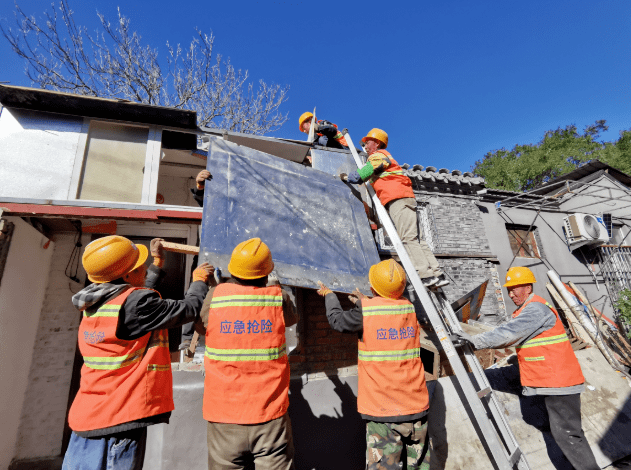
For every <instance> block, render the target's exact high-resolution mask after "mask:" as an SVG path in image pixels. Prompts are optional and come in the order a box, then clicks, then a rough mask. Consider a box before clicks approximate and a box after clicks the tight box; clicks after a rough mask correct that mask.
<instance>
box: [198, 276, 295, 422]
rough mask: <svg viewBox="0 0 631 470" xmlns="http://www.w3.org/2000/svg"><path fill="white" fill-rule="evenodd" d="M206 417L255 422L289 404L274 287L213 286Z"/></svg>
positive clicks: (280, 301)
mask: <svg viewBox="0 0 631 470" xmlns="http://www.w3.org/2000/svg"><path fill="white" fill-rule="evenodd" d="M204 368H205V371H206V378H205V380H204V406H203V414H204V419H205V420H206V421H211V422H215V423H233V424H257V423H264V422H266V421H270V420H272V419H276V418H279V417H281V416H283V415H284V414H285V413H286V412H287V408H288V407H289V363H288V361H287V354H286V353H285V319H284V317H283V296H282V291H281V288H280V286H271V287H254V286H242V285H238V284H230V283H226V284H220V285H218V286H217V287H216V288H215V292H214V293H213V297H212V301H211V303H210V312H209V314H208V326H207V327H206V353H205V355H204Z"/></svg>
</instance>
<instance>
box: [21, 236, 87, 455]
mask: <svg viewBox="0 0 631 470" xmlns="http://www.w3.org/2000/svg"><path fill="white" fill-rule="evenodd" d="M54 238H55V249H54V252H53V253H52V260H51V264H50V270H48V271H45V270H43V271H44V272H48V275H47V276H41V277H42V278H44V279H46V280H47V281H48V285H47V287H46V291H45V295H44V301H43V306H42V309H41V315H40V319H39V324H38V326H37V333H36V336H35V344H34V348H33V360H32V361H31V367H30V371H29V375H28V387H27V388H26V393H25V395H24V405H23V407H22V410H21V417H20V427H19V434H18V440H17V446H16V452H15V459H16V460H22V459H32V458H40V457H50V456H56V455H59V454H60V453H61V443H62V437H63V430H64V423H65V420H66V410H67V406H68V393H69V390H70V381H71V377H72V365H73V361H74V354H75V349H76V345H77V332H78V328H79V322H80V320H81V316H80V314H79V312H78V311H77V309H76V308H75V307H74V306H73V305H72V301H71V298H72V295H73V294H75V293H76V292H78V291H79V290H81V288H83V285H84V284H83V282H81V283H80V284H78V283H75V282H73V281H71V280H70V279H68V278H67V277H66V276H65V275H64V271H65V269H66V265H67V264H68V260H69V259H70V256H71V253H72V249H73V248H74V240H75V234H73V233H57V234H55V236H54ZM89 241H90V235H84V236H83V239H82V243H83V247H82V250H81V253H79V259H80V258H81V256H82V254H83V248H85V245H86V244H87V243H89ZM28 267H29V269H30V270H31V271H32V276H33V277H37V276H36V274H37V267H36V266H30V265H28ZM77 276H78V277H79V278H80V279H81V280H82V281H83V280H85V271H83V268H82V267H81V265H80V266H79V273H78V275H77ZM28 279H29V277H28V276H25V277H24V279H23V284H24V286H25V287H27V286H28V284H27V282H28V281H27V280H28Z"/></svg>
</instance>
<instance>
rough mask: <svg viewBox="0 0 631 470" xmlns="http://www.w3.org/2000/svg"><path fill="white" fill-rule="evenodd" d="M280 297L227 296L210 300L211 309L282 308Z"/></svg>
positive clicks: (281, 298)
mask: <svg viewBox="0 0 631 470" xmlns="http://www.w3.org/2000/svg"><path fill="white" fill-rule="evenodd" d="M282 306H283V296H282V295H227V296H224V297H218V298H216V299H215V298H214V297H213V299H212V301H211V302H210V307H211V308H219V307H282Z"/></svg>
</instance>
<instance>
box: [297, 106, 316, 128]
mask: <svg viewBox="0 0 631 470" xmlns="http://www.w3.org/2000/svg"><path fill="white" fill-rule="evenodd" d="M312 118H313V113H310V112H309V111H307V112H306V113H302V116H300V119H298V129H299V130H300V132H302V124H303V123H304V122H305V121H306V120H307V119H312Z"/></svg>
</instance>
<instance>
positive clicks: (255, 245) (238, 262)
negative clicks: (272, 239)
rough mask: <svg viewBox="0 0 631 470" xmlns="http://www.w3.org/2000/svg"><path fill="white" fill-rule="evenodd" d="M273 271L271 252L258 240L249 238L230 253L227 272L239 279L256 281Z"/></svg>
mask: <svg viewBox="0 0 631 470" xmlns="http://www.w3.org/2000/svg"><path fill="white" fill-rule="evenodd" d="M273 269H274V262H273V261H272V252H271V251H269V248H268V247H267V245H266V244H265V243H263V242H262V241H261V239H260V238H250V239H249V240H246V241H244V242H241V243H239V244H238V245H237V246H236V248H235V249H234V250H233V251H232V256H231V257H230V263H229V264H228V271H230V274H232V275H233V276H235V277H238V278H241V279H258V278H261V277H265V276H267V275H268V274H269V273H271V272H272V270H273Z"/></svg>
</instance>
